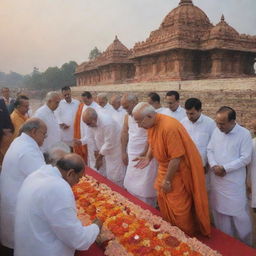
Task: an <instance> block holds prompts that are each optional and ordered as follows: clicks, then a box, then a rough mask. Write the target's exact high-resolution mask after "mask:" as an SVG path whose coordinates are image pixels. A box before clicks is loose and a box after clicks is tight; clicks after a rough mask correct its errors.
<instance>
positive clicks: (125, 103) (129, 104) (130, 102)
mask: <svg viewBox="0 0 256 256" xmlns="http://www.w3.org/2000/svg"><path fill="white" fill-rule="evenodd" d="M137 104H138V98H137V96H136V95H134V94H125V95H124V96H123V97H122V98H121V105H122V107H123V109H125V110H126V111H127V113H128V114H129V115H131V114H132V111H133V108H134V107H135V106H136V105H137Z"/></svg>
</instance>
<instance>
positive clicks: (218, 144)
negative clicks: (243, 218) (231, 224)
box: [207, 124, 252, 216]
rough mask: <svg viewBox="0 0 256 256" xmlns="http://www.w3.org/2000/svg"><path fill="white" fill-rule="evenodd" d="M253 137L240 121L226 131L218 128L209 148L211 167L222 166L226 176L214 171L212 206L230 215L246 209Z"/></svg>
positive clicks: (212, 174) (236, 214) (211, 195)
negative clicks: (246, 183)
mask: <svg viewBox="0 0 256 256" xmlns="http://www.w3.org/2000/svg"><path fill="white" fill-rule="evenodd" d="M251 154H252V139H251V134H250V132H249V131H248V130H247V129H245V128H243V127H241V126H240V125H238V124H236V125H235V127H234V128H233V129H232V130H231V131H230V132H229V133H228V134H225V133H223V132H221V131H220V130H219V129H218V128H216V129H215V130H214V132H213V134H212V138H211V140H210V142H209V144H208V147H207V156H208V161H209V164H210V166H211V167H213V166H214V165H222V166H223V167H224V168H225V170H226V173H227V174H226V175H225V176H224V177H219V176H216V175H215V174H214V173H213V172H211V187H210V189H211V194H210V202H211V205H212V208H213V209H214V210H216V211H217V212H220V213H222V214H225V215H229V216H238V215H240V214H242V213H243V212H245V211H246V205H247V197H246V185H245V179H246V165H247V164H248V163H249V162H250V161H251Z"/></svg>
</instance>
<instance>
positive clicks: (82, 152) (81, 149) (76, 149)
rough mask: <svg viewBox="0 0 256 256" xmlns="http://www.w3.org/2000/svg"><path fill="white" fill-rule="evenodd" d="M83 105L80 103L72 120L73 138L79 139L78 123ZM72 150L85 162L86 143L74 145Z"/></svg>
mask: <svg viewBox="0 0 256 256" xmlns="http://www.w3.org/2000/svg"><path fill="white" fill-rule="evenodd" d="M83 107H84V104H83V103H80V105H79V106H78V109H77V112H76V117H75V121H74V138H75V139H81V129H80V123H81V118H82V111H83ZM73 151H74V153H77V154H78V155H80V156H81V157H82V158H83V159H84V161H85V163H86V164H87V156H88V151H87V145H80V146H75V145H74V147H73Z"/></svg>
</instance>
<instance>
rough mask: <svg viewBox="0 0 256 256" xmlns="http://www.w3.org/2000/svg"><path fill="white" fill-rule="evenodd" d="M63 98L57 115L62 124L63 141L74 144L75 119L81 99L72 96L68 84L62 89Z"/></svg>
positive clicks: (56, 112) (56, 111) (60, 124)
mask: <svg viewBox="0 0 256 256" xmlns="http://www.w3.org/2000/svg"><path fill="white" fill-rule="evenodd" d="M61 92H62V96H63V99H62V100H61V101H60V104H59V106H58V108H57V109H56V110H55V115H56V118H57V120H58V124H59V126H60V136H61V141H63V142H64V143H66V144H67V145H69V146H70V147H72V146H73V136H74V120H75V115H76V111H77V109H78V106H79V101H78V100H76V99H73V98H72V97H71V89H70V87H68V86H66V87H63V88H62V89H61Z"/></svg>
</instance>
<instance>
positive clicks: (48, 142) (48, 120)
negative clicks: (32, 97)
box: [34, 105, 61, 152]
mask: <svg viewBox="0 0 256 256" xmlns="http://www.w3.org/2000/svg"><path fill="white" fill-rule="evenodd" d="M34 117H37V118H40V119H41V120H43V121H44V123H45V124H46V126H47V138H45V140H44V144H43V145H42V147H41V150H42V151H43V152H46V151H47V150H49V149H50V148H51V146H53V145H54V144H56V143H58V142H60V141H61V137H60V127H59V124H58V121H57V119H56V117H55V115H54V112H53V111H52V110H51V109H50V108H49V107H48V106H47V105H43V106H42V107H40V108H39V109H37V110H36V112H35V114H34Z"/></svg>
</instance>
